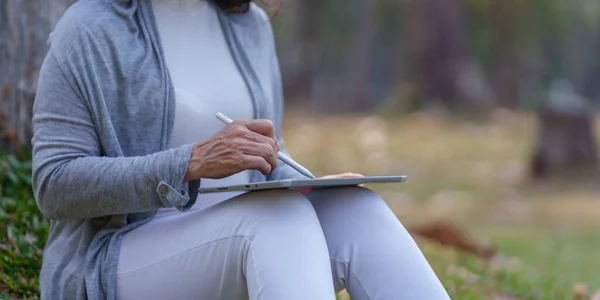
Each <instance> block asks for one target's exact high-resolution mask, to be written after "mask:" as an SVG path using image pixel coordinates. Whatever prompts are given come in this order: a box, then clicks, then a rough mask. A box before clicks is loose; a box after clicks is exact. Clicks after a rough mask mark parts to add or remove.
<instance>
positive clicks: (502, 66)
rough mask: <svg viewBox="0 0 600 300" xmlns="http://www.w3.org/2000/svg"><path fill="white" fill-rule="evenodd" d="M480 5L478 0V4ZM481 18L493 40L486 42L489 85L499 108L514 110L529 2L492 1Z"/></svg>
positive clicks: (527, 32)
mask: <svg viewBox="0 0 600 300" xmlns="http://www.w3.org/2000/svg"><path fill="white" fill-rule="evenodd" d="M479 2H481V1H479ZM485 2H486V3H487V4H488V5H487V6H486V9H485V11H482V12H481V13H482V15H484V16H485V17H486V21H487V22H486V23H487V25H489V28H490V31H491V33H492V34H493V37H492V38H491V39H490V41H489V44H490V46H491V49H492V51H491V53H492V55H493V58H494V60H493V62H492V85H493V88H494V94H495V95H496V97H497V98H496V100H497V101H498V104H499V105H500V106H503V107H505V108H509V109H515V108H517V106H518V104H519V100H520V93H519V88H520V86H519V85H520V81H521V79H522V75H521V73H522V71H523V70H522V68H523V66H522V64H521V60H522V59H523V58H522V57H521V56H522V54H521V53H523V52H524V50H525V49H524V48H525V47H526V46H528V45H527V42H528V41H529V40H531V37H532V35H533V26H531V25H529V24H528V23H530V22H531V11H532V10H533V8H534V7H533V6H534V5H532V4H533V3H532V1H521V0H493V1H485Z"/></svg>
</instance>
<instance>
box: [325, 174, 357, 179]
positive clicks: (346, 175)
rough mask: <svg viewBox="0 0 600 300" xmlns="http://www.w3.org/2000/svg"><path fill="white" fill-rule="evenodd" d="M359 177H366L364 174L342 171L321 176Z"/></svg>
mask: <svg viewBox="0 0 600 300" xmlns="http://www.w3.org/2000/svg"><path fill="white" fill-rule="evenodd" d="M358 177H365V176H364V175H362V174H358V173H341V174H333V175H327V176H323V177H320V178H323V179H325V178H358Z"/></svg>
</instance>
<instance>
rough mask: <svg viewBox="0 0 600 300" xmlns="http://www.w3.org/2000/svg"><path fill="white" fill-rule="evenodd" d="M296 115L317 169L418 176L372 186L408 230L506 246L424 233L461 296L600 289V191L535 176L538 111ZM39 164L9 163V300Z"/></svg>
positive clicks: (307, 158)
mask: <svg viewBox="0 0 600 300" xmlns="http://www.w3.org/2000/svg"><path fill="white" fill-rule="evenodd" d="M288 117H289V118H288V120H287V122H286V124H285V128H284V131H285V136H286V144H287V147H288V149H289V150H290V152H292V154H293V155H294V157H295V158H296V159H297V160H298V161H300V162H301V163H303V164H305V165H306V166H307V167H308V168H309V169H311V170H312V171H313V173H316V175H325V174H329V173H338V172H345V171H356V172H361V173H363V174H366V175H370V174H378V175H379V174H405V175H408V176H409V181H408V182H407V183H405V184H400V185H379V186H372V188H373V189H375V190H376V191H377V192H379V193H380V194H381V195H382V196H383V197H384V199H385V200H386V201H387V202H388V204H389V206H390V207H391V208H392V210H394V212H395V213H396V214H397V216H398V218H399V219H400V220H401V221H402V222H403V223H404V224H405V225H406V226H407V227H410V226H412V225H416V224H425V223H427V222H430V221H435V220H439V219H447V220H452V221H453V222H456V223H457V224H459V226H461V228H463V229H465V230H467V231H468V232H469V233H470V234H472V235H473V236H475V237H476V238H477V239H478V240H480V241H482V242H485V243H493V244H494V245H496V246H497V247H498V249H499V253H500V256H499V258H497V259H495V260H494V261H492V262H488V261H484V260H481V259H478V258H475V257H472V256H468V255H465V254H463V253H460V252H457V251H455V250H453V249H449V248H446V247H442V246H439V245H437V244H434V243H432V242H430V241H427V240H421V239H419V240H418V243H419V245H420V246H421V247H422V249H423V251H424V252H425V255H426V256H427V258H428V259H429V261H430V262H431V264H432V265H433V267H434V269H435V270H436V272H437V273H438V275H439V276H440V278H441V279H442V282H443V283H444V285H445V286H446V288H447V290H448V291H449V292H450V294H451V295H452V298H453V299H498V300H511V299H574V298H573V295H572V287H573V285H574V284H578V283H581V284H585V285H586V286H587V287H588V292H589V293H592V292H593V291H594V290H596V289H598V288H600V276H598V274H599V273H600V271H599V270H600V258H599V257H598V255H597V253H598V249H600V222H599V221H598V220H599V219H600V201H599V200H600V186H596V185H595V184H594V183H593V182H592V181H590V182H566V183H565V182H562V183H557V182H547V183H536V184H533V183H530V182H528V179H527V178H528V177H527V162H528V159H529V155H530V152H531V149H532V147H533V143H534V142H535V139H534V137H535V122H534V121H535V120H534V118H532V117H531V116H527V115H515V114H511V113H506V112H499V113H497V114H495V115H494V116H493V117H492V118H490V120H489V121H486V122H480V123H468V122H462V121H457V120H452V119H448V118H443V117H433V116H429V115H425V114H415V115H408V116H402V117H396V118H393V119H392V118H379V117H364V116H360V115H354V116H343V117H328V118H327V119H325V118H320V117H316V116H311V115H307V114H301V113H289V114H288ZM597 129H598V130H597V132H600V126H598V128H597ZM598 140H600V137H599V139H598ZM30 167H31V166H30V164H28V163H22V162H19V161H16V160H14V159H8V158H6V156H4V157H3V158H0V232H1V233H2V234H1V235H0V299H22V298H27V297H29V298H35V295H36V293H37V284H38V282H37V276H36V274H37V272H38V268H39V266H40V262H41V258H40V255H41V249H42V247H43V243H44V238H45V234H46V232H47V224H48V222H47V221H46V220H45V219H44V218H43V217H41V216H40V214H39V212H38V211H37V209H36V207H35V202H34V201H33V199H32V195H31V190H30V188H29V186H30V179H29V177H28V174H29V173H30ZM349 218H351V216H349ZM583 299H586V298H583Z"/></svg>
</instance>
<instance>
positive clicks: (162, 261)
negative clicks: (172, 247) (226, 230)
mask: <svg viewBox="0 0 600 300" xmlns="http://www.w3.org/2000/svg"><path fill="white" fill-rule="evenodd" d="M233 238H243V239H244V240H246V241H250V240H248V239H247V238H246V237H245V236H243V235H233V236H230V237H226V238H220V239H217V240H214V241H210V242H208V243H204V244H202V245H198V246H195V247H192V248H190V249H188V250H185V251H183V252H181V253H177V254H176V255H173V256H171V257H169V258H166V259H164V260H161V261H159V262H156V263H154V264H151V265H149V266H145V267H143V268H141V269H139V270H135V271H129V272H125V273H121V274H117V276H119V277H125V276H129V275H134V274H137V273H140V272H143V271H146V270H148V269H151V268H153V267H155V266H158V265H161V264H163V263H166V262H168V261H171V260H173V259H175V258H177V257H179V256H181V255H184V254H187V253H188V252H191V251H194V250H196V249H198V248H202V247H204V246H209V245H211V244H214V243H217V242H221V241H224V240H229V239H233Z"/></svg>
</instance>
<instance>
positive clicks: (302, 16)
mask: <svg viewBox="0 0 600 300" xmlns="http://www.w3.org/2000/svg"><path fill="white" fill-rule="evenodd" d="M296 5H297V6H296V8H297V12H296V13H297V16H296V18H297V20H298V23H299V24H298V27H297V28H298V33H297V35H298V42H297V43H296V45H297V47H298V51H299V61H300V63H299V64H297V71H296V72H294V73H292V74H291V76H290V80H287V81H286V87H285V89H286V94H287V95H288V96H289V98H290V99H303V100H304V99H310V98H312V88H313V79H314V77H315V69H316V68H317V66H318V64H319V48H318V47H319V45H318V37H319V36H318V33H319V25H320V22H319V18H320V11H321V10H322V8H323V5H324V3H323V2H322V1H320V0H303V1H299V2H298V3H296Z"/></svg>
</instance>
